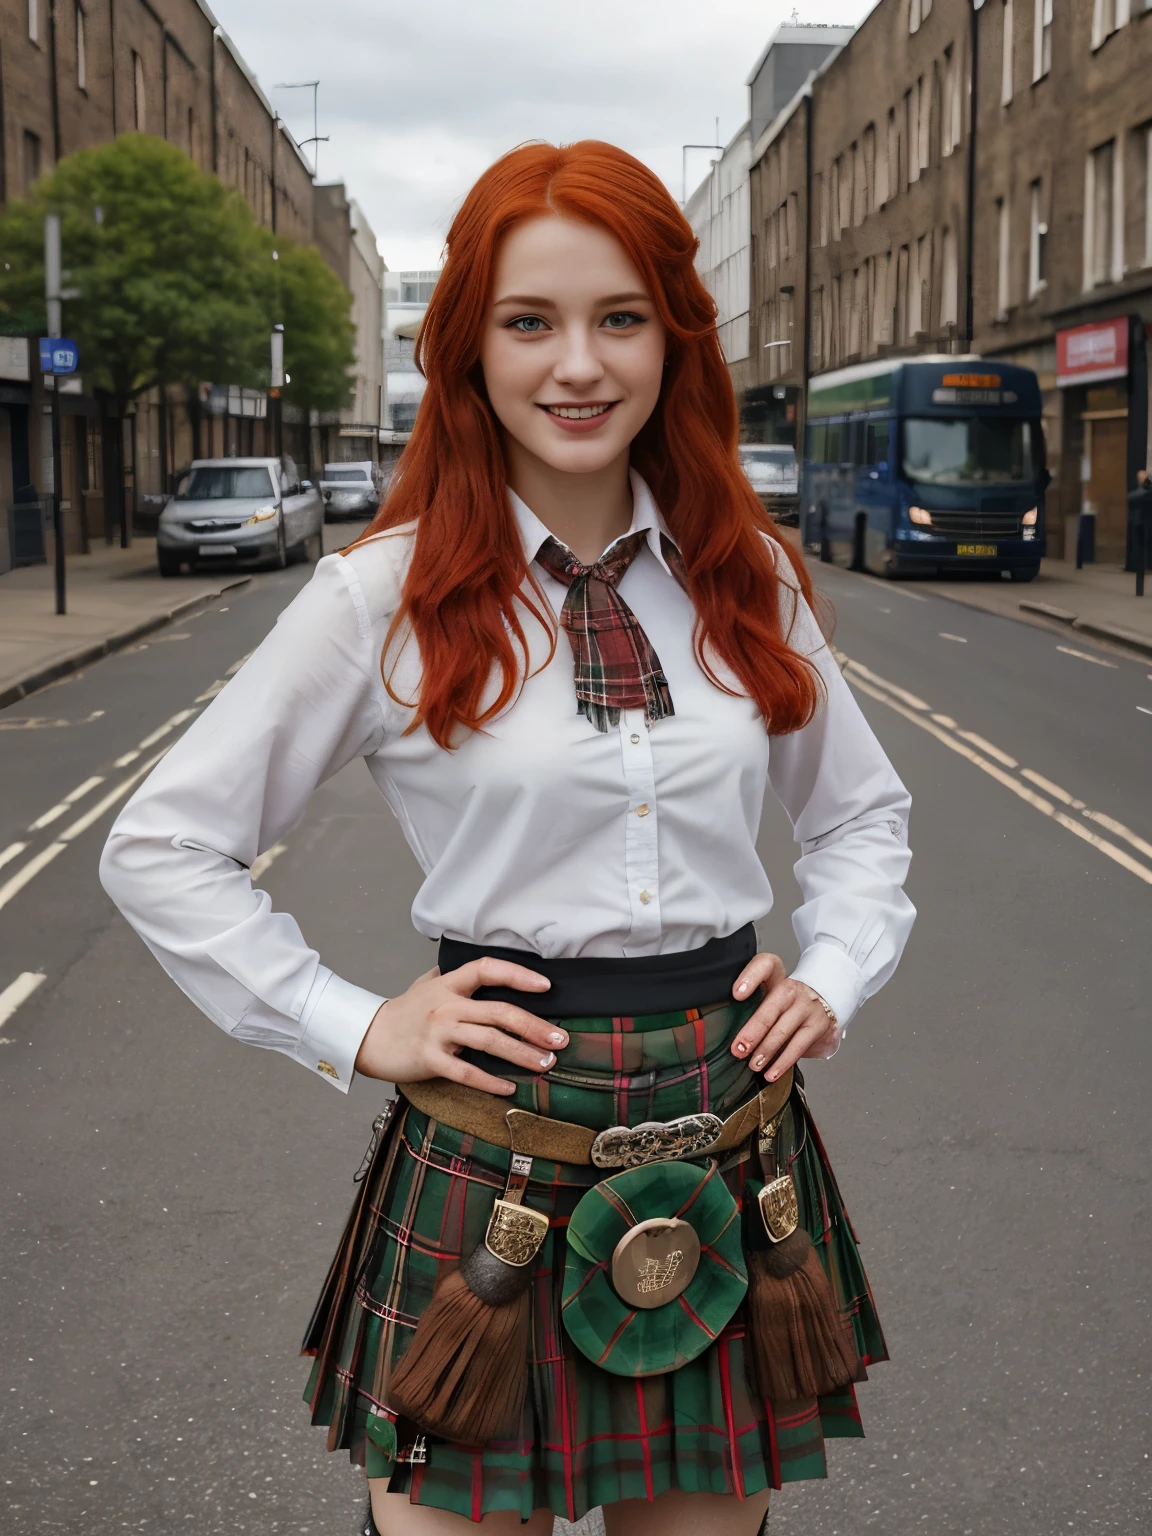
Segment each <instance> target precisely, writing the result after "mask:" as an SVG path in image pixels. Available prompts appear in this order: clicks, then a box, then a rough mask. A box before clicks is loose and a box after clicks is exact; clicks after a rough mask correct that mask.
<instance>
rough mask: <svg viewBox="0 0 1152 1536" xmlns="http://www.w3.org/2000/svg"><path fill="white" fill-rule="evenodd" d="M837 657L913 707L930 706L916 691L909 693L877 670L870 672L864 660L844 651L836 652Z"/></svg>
mask: <svg viewBox="0 0 1152 1536" xmlns="http://www.w3.org/2000/svg"><path fill="white" fill-rule="evenodd" d="M836 659H837V660H838V661H840V662H841V663H842V665H844V666H847V667H851V669H852V671H853V672H857V673H859V675H860V676H861V677H865V678H867V679H868V681H869V682H870V683H876V684H877V685H878V686H879V687H881V688H887V689H888V691H889V692H890V693H894V694H895V695H896V697H897V698H898V699H903V700H904V702H905V704H908V705H910V706H911V708H912V709H927V708H928V705H927V704H925V702H924V700H923V699H918V698H917V697H916V695H915V694H914V693H909V692H908V690H907V689H906V688H898V687H897V686H896V684H895V683H890V682H888V681H887V679H886V678H883V677H880V676H878V675H877V674H876V673H875V672H870V671H869V670H868V668H867V667H866V666H865V665H864V663H863V662H861V661H853V659H852V658H851V657H850V656H845V655H844V653H843V651H838V652H836Z"/></svg>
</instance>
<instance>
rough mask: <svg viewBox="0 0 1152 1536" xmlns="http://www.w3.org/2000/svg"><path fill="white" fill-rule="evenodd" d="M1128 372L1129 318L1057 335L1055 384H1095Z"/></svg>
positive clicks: (1082, 326)
mask: <svg viewBox="0 0 1152 1536" xmlns="http://www.w3.org/2000/svg"><path fill="white" fill-rule="evenodd" d="M1127 372H1128V317H1127V315H1123V316H1121V318H1120V319H1119V320H1104V321H1101V322H1098V323H1096V324H1094V325H1078V326H1076V328H1075V329H1074V330H1071V331H1057V332H1056V383H1057V384H1058V385H1059V386H1060V387H1061V388H1063V387H1064V386H1065V385H1067V384H1096V383H1098V382H1099V381H1100V380H1102V379H1122V378H1124V377H1125V376H1126V375H1127Z"/></svg>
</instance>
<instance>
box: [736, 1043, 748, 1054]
mask: <svg viewBox="0 0 1152 1536" xmlns="http://www.w3.org/2000/svg"><path fill="white" fill-rule="evenodd" d="M736 1049H737V1051H738V1052H739V1054H740V1055H741V1056H743V1054H744V1052H745V1051H746V1050H747V1049H748V1047H747V1046H746V1045H745V1044H744V1042H743V1040H737V1042H736Z"/></svg>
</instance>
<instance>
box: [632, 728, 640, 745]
mask: <svg viewBox="0 0 1152 1536" xmlns="http://www.w3.org/2000/svg"><path fill="white" fill-rule="evenodd" d="M639 740H640V737H639V735H638V734H637V733H636V732H635V731H633V732H632V745H633V746H636V744H637V743H638V742H639Z"/></svg>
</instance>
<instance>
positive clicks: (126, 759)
mask: <svg viewBox="0 0 1152 1536" xmlns="http://www.w3.org/2000/svg"><path fill="white" fill-rule="evenodd" d="M139 756H140V754H139V752H137V751H135V750H133V751H131V752H125V753H124V755H123V757H118V758H117V759H116V761H115V762H114V763H113V764H112V766H113V768H127V766H128V764H129V763H134V762H135V761H136V759H137V758H138V757H139Z"/></svg>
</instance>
